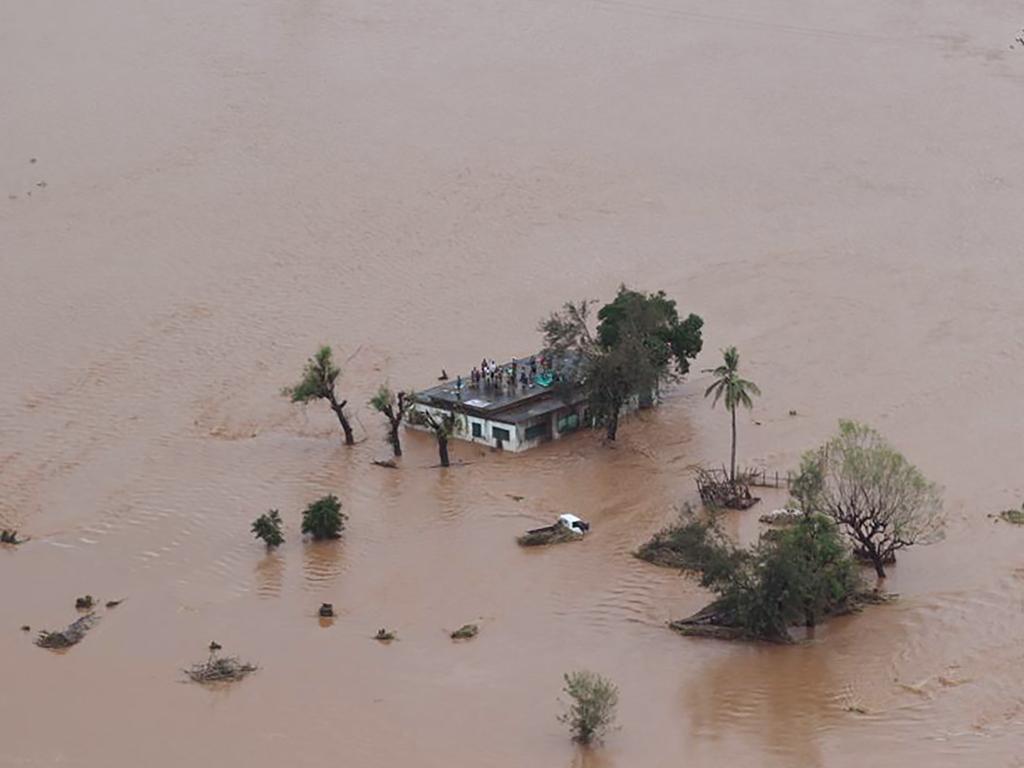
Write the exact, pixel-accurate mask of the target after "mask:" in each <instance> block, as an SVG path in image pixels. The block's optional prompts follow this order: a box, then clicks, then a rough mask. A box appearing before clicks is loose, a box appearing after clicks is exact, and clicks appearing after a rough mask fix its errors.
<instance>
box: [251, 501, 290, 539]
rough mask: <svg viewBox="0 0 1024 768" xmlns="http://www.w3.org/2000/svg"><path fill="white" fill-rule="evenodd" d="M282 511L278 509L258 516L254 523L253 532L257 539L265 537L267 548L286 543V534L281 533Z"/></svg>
mask: <svg viewBox="0 0 1024 768" xmlns="http://www.w3.org/2000/svg"><path fill="white" fill-rule="evenodd" d="M282 525H283V521H282V520H281V513H280V512H278V511H277V510H276V509H272V510H270V511H269V512H265V513H264V514H262V515H260V516H259V517H257V518H256V519H255V520H254V521H253V524H252V534H253V536H255V537H256V538H257V539H263V541H264V543H265V544H266V545H267V549H273V548H274V547H279V546H281V545H282V544H284V535H283V534H282V533H281V526H282Z"/></svg>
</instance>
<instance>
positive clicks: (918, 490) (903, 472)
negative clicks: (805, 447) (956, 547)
mask: <svg viewBox="0 0 1024 768" xmlns="http://www.w3.org/2000/svg"><path fill="white" fill-rule="evenodd" d="M794 496H795V497H796V498H797V501H799V502H800V504H801V505H803V507H804V509H805V510H808V511H820V512H823V513H825V514H827V515H828V516H829V517H831V518H832V519H833V520H835V522H836V523H838V524H839V525H840V526H841V527H842V529H843V530H844V531H845V532H846V533H847V535H849V537H850V538H851V539H852V540H853V541H854V544H855V546H856V548H855V552H856V554H857V555H858V556H860V557H862V558H864V559H866V560H869V561H870V562H871V563H872V565H874V567H875V572H876V573H877V574H878V577H879V578H885V565H886V564H887V563H892V562H894V561H895V559H896V553H897V552H898V551H899V550H901V549H904V548H906V547H909V546H912V545H914V544H929V543H932V542H935V541H937V540H939V539H941V538H942V535H943V529H944V526H945V518H944V517H943V514H942V495H941V492H940V490H939V488H938V486H936V485H935V484H934V483H932V482H929V481H928V480H927V479H926V478H925V477H924V475H923V474H921V472H920V470H918V469H917V467H915V466H914V465H913V464H911V463H910V462H908V461H907V460H906V459H905V458H904V457H903V455H902V454H901V453H900V452H899V451H897V450H896V449H895V448H893V447H892V446H891V445H889V443H888V442H887V441H886V440H885V438H883V437H882V436H881V435H880V434H879V433H878V432H876V431H875V430H874V429H872V428H871V427H869V426H867V425H865V424H859V423H857V422H855V421H840V422H839V433H838V434H837V435H836V436H835V437H833V438H832V439H831V440H829V441H828V442H827V443H825V445H823V446H821V447H820V448H818V449H817V450H814V451H810V452H808V453H807V454H805V455H804V457H803V460H802V461H801V465H800V475H799V477H798V478H797V481H796V484H795V488H794Z"/></svg>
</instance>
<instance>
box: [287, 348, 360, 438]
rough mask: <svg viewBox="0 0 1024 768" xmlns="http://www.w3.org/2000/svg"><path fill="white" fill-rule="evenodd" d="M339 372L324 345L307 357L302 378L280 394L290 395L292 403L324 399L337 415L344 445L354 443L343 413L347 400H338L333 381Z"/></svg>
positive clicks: (349, 425) (346, 417)
mask: <svg viewBox="0 0 1024 768" xmlns="http://www.w3.org/2000/svg"><path fill="white" fill-rule="evenodd" d="M340 374H341V369H340V368H338V366H336V365H335V364H334V356H333V354H332V352H331V348H330V347H327V346H324V347H320V349H319V350H317V353H316V354H315V355H314V356H313V357H311V358H309V360H308V361H307V362H306V367H305V369H303V372H302V380H301V381H300V382H299V383H298V384H296V385H295V386H294V387H285V388H284V389H283V390H282V394H284V395H285V396H286V397H290V398H291V401H292V402H293V403H308V402H309V401H310V400H326V401H327V403H328V405H330V406H331V410H332V411H334V414H335V415H336V416H337V417H338V422H339V423H340V424H341V429H342V431H344V433H345V445H355V442H356V441H355V437H354V436H353V434H352V425H351V424H350V423H349V420H348V416H346V415H345V406H346V405H347V403H348V401H347V400H342V401H341V402H340V403H339V402H338V396H337V394H336V393H335V389H334V383H335V381H337V379H338V376H339V375H340Z"/></svg>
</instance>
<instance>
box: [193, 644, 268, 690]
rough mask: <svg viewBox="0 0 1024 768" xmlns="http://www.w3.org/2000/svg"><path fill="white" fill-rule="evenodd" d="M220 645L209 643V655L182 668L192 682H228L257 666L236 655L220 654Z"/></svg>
mask: <svg viewBox="0 0 1024 768" xmlns="http://www.w3.org/2000/svg"><path fill="white" fill-rule="evenodd" d="M219 650H220V645H218V644H217V643H210V656H209V658H207V659H206V661H204V662H202V663H201V664H193V665H192V666H191V667H189V668H188V669H185V670H182V671H183V672H184V673H185V674H186V675H188V678H189V679H190V680H191V681H192V682H193V683H230V682H234V681H236V680H241V679H242V678H243V677H245V676H246V675H248V674H249V673H250V672H255V671H256V670H257V669H259V667H257V666H256V665H255V664H250V663H248V662H243V661H239V660H238V658H237V657H236V656H220V655H219V654H218V653H217V651H219Z"/></svg>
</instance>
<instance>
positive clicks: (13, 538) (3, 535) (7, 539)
mask: <svg viewBox="0 0 1024 768" xmlns="http://www.w3.org/2000/svg"><path fill="white" fill-rule="evenodd" d="M0 544H14V545H17V544H24V541H23V540H22V539H19V538H18V532H17V531H9V530H7V529H6V528H5V529H4V530H3V531H0Z"/></svg>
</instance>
